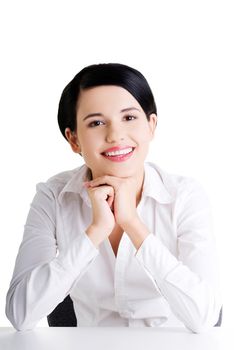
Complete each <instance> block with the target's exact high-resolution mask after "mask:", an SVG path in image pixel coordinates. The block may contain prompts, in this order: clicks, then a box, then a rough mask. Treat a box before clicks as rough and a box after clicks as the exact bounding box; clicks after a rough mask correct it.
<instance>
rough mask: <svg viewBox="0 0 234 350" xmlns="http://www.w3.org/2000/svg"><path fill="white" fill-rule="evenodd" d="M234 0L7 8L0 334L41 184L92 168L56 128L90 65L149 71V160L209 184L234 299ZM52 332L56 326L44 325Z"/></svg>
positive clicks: (0, 25)
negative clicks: (66, 92) (71, 88)
mask: <svg viewBox="0 0 234 350" xmlns="http://www.w3.org/2000/svg"><path fill="white" fill-rule="evenodd" d="M232 5H233V4H232V1H225V0H220V1H215V0H212V1H208V0H196V1H189V0H184V1H182V0H177V1H167V0H162V1H147V0H144V1H137V0H134V1H126V0H125V1H123V0H118V1H116V2H113V1H110V0H109V1H104V0H98V1H82V2H81V1H69V0H66V1H59V0H58V1H54V2H53V1H49V0H47V1H42V0H40V1H32V0H31V1H10V0H8V1H5V2H4V1H2V2H1V3H0V35H1V42H0V45H1V48H0V50H1V57H0V59H1V64H0V115H1V124H0V126H1V137H0V142H1V144H0V149H1V170H0V174H1V244H0V259H1V260H0V326H10V323H9V321H8V320H7V318H6V316H5V295H6V292H7V289H8V286H9V283H10V279H11V275H12V272H13V267H14V262H15V258H16V254H17V251H18V247H19V244H20V242H21V239H22V235H23V229H24V223H25V220H26V216H27V213H28V210H29V206H30V203H31V200H32V198H33V196H34V194H35V186H36V183H38V182H41V181H46V180H47V179H48V178H49V177H50V176H52V175H54V174H56V173H58V172H60V171H64V170H69V169H73V168H75V167H77V166H79V165H81V164H83V162H82V158H81V157H80V156H79V155H76V154H75V153H73V152H72V150H71V149H70V146H69V144H68V143H67V142H66V141H65V139H63V137H62V135H61V134H60V131H59V128H58V126H57V108H58V102H59V98H60V95H61V92H62V90H63V88H64V87H65V85H66V84H67V83H68V82H69V81H70V80H71V79H72V78H73V76H74V75H75V74H76V73H78V71H80V70H81V69H82V68H83V67H84V66H86V65H89V64H94V63H108V62H119V63H123V64H127V65H130V66H132V67H134V68H136V69H138V70H140V71H141V72H142V73H143V75H144V76H145V77H146V79H147V80H148V82H149V85H150V87H151V89H152V91H153V94H154V96H155V100H156V104H157V107H158V126H157V131H156V135H155V139H154V141H153V143H152V145H151V149H150V153H149V156H148V159H147V160H149V161H153V162H155V163H156V164H158V165H159V166H160V167H162V168H163V169H164V170H166V171H168V172H171V173H177V174H180V175H189V176H192V177H194V178H196V179H197V180H199V181H200V183H202V184H203V186H204V187H205V189H206V191H207V193H208V195H209V197H210V200H211V203H212V207H213V216H214V230H215V236H216V241H217V246H218V254H219V261H220V275H221V285H222V293H223V303H224V316H223V325H227V326H229V325H230V326H231V324H232V320H233V312H234V307H233V306H234V301H233V299H234V298H233V295H234V290H233V282H232V281H233V266H234V264H233V256H234V254H233V243H234V240H233V234H234V232H233V217H234V212H233V210H234V208H233V198H234V187H233V177H234V170H233V169H234V168H233V158H234V157H233V149H234V141H233V128H234V122H233V118H234V107H233V97H234V91H233V90H234V68H233V62H234V52H233V50H234V48H233V43H234V40H233V39H234V38H233V33H234V21H233V18H234V11H233V9H232ZM38 325H40V326H44V325H45V326H46V325H47V322H46V319H43V320H41V321H40V322H39V324H38Z"/></svg>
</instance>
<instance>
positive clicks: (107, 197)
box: [84, 183, 115, 245]
mask: <svg viewBox="0 0 234 350" xmlns="http://www.w3.org/2000/svg"><path fill="white" fill-rule="evenodd" d="M84 185H85V187H86V188H87V192H88V195H89V198H90V201H91V205H92V211H93V221H92V223H91V225H90V226H89V227H88V229H87V231H86V233H87V234H88V236H89V237H90V238H91V239H92V241H93V243H94V244H95V245H99V243H101V242H102V241H103V240H104V239H106V238H107V237H108V236H109V235H110V233H111V232H112V230H113V228H114V226H115V218H114V215H113V213H112V211H111V209H110V207H111V206H112V204H113V200H114V190H113V188H112V187H111V186H106V185H104V186H99V187H91V186H89V185H88V184H87V183H84Z"/></svg>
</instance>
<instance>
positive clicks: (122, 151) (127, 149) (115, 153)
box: [104, 147, 133, 156]
mask: <svg viewBox="0 0 234 350" xmlns="http://www.w3.org/2000/svg"><path fill="white" fill-rule="evenodd" d="M132 150H133V148H132V147H131V148H126V149H124V150H121V151H116V152H105V153H104V154H105V156H119V155H121V154H128V153H130V152H132Z"/></svg>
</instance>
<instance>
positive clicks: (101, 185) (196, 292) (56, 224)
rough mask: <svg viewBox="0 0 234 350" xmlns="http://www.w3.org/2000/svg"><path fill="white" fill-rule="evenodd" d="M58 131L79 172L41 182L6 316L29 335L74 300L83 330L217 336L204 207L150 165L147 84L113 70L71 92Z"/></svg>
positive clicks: (193, 185) (187, 183) (94, 71)
mask: <svg viewBox="0 0 234 350" xmlns="http://www.w3.org/2000/svg"><path fill="white" fill-rule="evenodd" d="M58 123H59V127H60V130H61V132H62V134H63V136H64V137H65V138H66V140H67V141H68V142H69V144H70V146H71V148H72V150H73V151H74V152H75V153H79V154H80V155H82V157H83V159H84V164H83V165H82V166H80V167H78V168H76V169H74V170H70V171H65V172H63V173H60V174H57V175H55V176H53V177H51V178H50V179H49V180H48V181H47V182H45V183H39V184H37V192H36V195H35V197H34V199H33V201H32V203H31V208H30V211H29V214H28V217H27V221H26V225H25V231H24V237H23V241H22V243H21V246H20V248H19V252H18V256H17V259H16V264H15V270H14V273H13V277H12V280H11V284H10V288H9V291H8V294H7V302H6V314H7V317H8V318H9V320H10V321H11V323H12V324H13V326H14V327H15V328H16V329H18V330H24V329H31V328H33V327H34V326H35V325H36V324H37V322H38V321H39V320H40V319H41V318H43V317H45V316H46V315H48V314H49V313H50V312H51V311H52V310H53V309H54V308H55V307H56V305H58V304H59V303H60V302H61V301H62V300H63V299H64V298H65V297H66V296H67V295H70V297H71V299H72V301H73V304H74V310H75V314H76V318H77V323H78V326H129V327H134V326H151V327H155V326H159V325H162V326H181V325H184V326H186V327H187V328H189V329H190V330H191V331H193V332H201V331H204V330H206V329H209V328H210V327H213V326H214V325H215V323H216V322H217V319H218V316H219V311H220V308H221V299H220V294H219V286H218V276H217V266H216V265H217V264H216V254H215V244H214V237H213V234H212V229H211V213H210V205H209V200H208V198H207V196H206V194H205V192H204V190H203V188H202V187H201V186H200V185H199V184H198V183H197V182H196V181H195V180H194V179H192V178H188V177H183V176H179V175H172V174H168V173H166V172H165V171H163V170H162V169H161V168H160V167H158V166H157V165H156V164H154V163H152V162H146V161H145V159H146V156H147V152H148V148H149V145H150V142H151V140H152V139H153V137H154V133H155V128H156V125H157V109H156V104H155V101H154V97H153V94H152V92H151V89H150V87H149V85H148V83H147V81H146V79H145V78H144V76H143V75H142V74H141V73H140V72H139V71H137V70H136V69H133V68H131V67H129V66H126V65H122V64H117V63H113V64H112V63H109V64H97V65H91V66H88V67H85V68H84V69H82V70H81V71H80V72H79V73H78V74H77V75H76V76H75V77H74V78H73V80H72V81H71V82H70V83H69V84H68V85H67V86H66V87H65V89H64V91H63V93H62V96H61V99H60V103H59V110H58Z"/></svg>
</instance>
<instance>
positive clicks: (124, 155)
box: [102, 147, 135, 162]
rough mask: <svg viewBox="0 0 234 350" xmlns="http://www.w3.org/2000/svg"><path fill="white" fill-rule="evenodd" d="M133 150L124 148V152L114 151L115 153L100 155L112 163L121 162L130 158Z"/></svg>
mask: <svg viewBox="0 0 234 350" xmlns="http://www.w3.org/2000/svg"><path fill="white" fill-rule="evenodd" d="M134 149H135V148H133V147H131V148H126V149H124V150H119V151H115V152H105V153H102V155H103V157H105V158H107V159H109V160H111V161H112V162H123V161H126V160H127V159H129V158H130V157H131V156H132V154H133V152H134Z"/></svg>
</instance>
